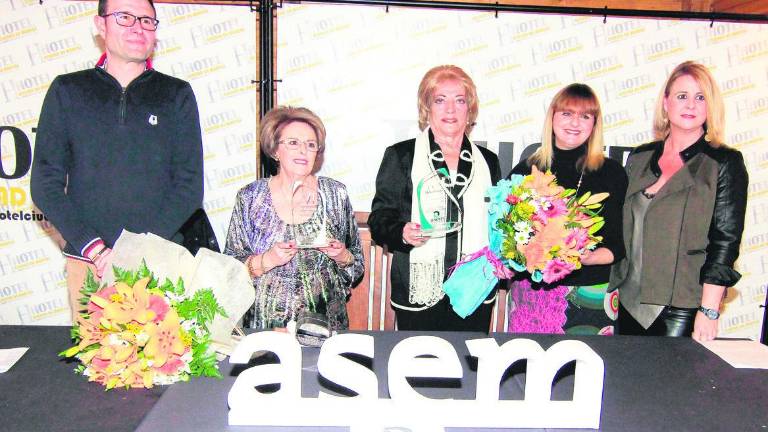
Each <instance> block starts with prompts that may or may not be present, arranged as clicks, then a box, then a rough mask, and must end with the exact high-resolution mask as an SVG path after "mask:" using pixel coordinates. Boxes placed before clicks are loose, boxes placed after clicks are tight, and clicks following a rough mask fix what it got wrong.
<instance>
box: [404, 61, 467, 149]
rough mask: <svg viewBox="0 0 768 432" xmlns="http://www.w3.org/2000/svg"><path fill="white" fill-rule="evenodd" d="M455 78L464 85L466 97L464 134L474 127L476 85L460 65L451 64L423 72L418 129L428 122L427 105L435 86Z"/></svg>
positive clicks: (419, 98)
mask: <svg viewBox="0 0 768 432" xmlns="http://www.w3.org/2000/svg"><path fill="white" fill-rule="evenodd" d="M448 80H456V81H458V82H459V83H461V85H462V86H463V87H464V91H465V92H466V95H465V97H466V99H467V128H466V132H465V133H466V134H467V135H469V133H470V132H472V128H473V127H475V120H477V113H478V106H479V104H478V101H477V87H475V83H474V82H473V81H472V78H470V77H469V75H467V73H466V72H464V71H463V70H462V69H461V68H460V67H458V66H453V65H442V66H435V67H433V68H432V69H430V70H428V71H427V73H426V74H424V78H422V79H421V83H420V84H419V92H418V96H417V99H418V107H419V129H421V130H424V129H425V128H426V127H427V125H428V124H429V107H430V105H431V104H432V96H433V93H434V92H435V88H437V86H438V85H439V84H440V83H442V82H443V81H448Z"/></svg>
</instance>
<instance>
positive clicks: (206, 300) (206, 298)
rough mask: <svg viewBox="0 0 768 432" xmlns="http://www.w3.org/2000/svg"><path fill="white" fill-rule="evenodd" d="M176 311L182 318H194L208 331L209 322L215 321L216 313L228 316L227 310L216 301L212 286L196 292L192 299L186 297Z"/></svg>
mask: <svg viewBox="0 0 768 432" xmlns="http://www.w3.org/2000/svg"><path fill="white" fill-rule="evenodd" d="M176 312H177V313H178V314H179V317H181V318H182V319H187V320H188V319H194V320H195V321H197V323H198V324H199V325H200V326H201V327H202V328H203V329H204V330H205V331H208V323H210V322H211V321H213V319H214V318H215V316H216V315H221V316H223V317H226V316H227V312H226V311H225V310H224V308H223V307H221V305H220V304H219V303H218V302H217V301H216V296H214V295H213V290H212V289H210V288H206V289H202V290H199V291H197V292H195V295H194V296H193V297H192V298H191V299H186V300H184V301H182V302H180V303H179V304H178V305H177V306H176Z"/></svg>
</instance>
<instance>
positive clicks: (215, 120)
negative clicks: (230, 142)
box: [200, 110, 243, 134]
mask: <svg viewBox="0 0 768 432" xmlns="http://www.w3.org/2000/svg"><path fill="white" fill-rule="evenodd" d="M242 121H243V120H242V119H241V118H240V117H239V116H238V115H237V111H235V110H229V111H222V112H219V113H214V114H211V115H209V116H207V117H203V118H201V119H200V124H201V125H202V127H203V132H204V133H207V134H208V133H211V132H215V131H219V130H222V129H225V128H228V127H230V126H232V125H235V124H238V123H240V122H242Z"/></svg>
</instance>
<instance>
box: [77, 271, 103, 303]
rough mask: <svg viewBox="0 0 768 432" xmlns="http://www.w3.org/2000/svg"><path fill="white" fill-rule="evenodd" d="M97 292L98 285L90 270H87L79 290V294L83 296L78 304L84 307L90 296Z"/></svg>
mask: <svg viewBox="0 0 768 432" xmlns="http://www.w3.org/2000/svg"><path fill="white" fill-rule="evenodd" d="M98 290H99V283H98V282H96V279H95V278H94V277H93V272H91V269H90V268H89V269H88V272H87V273H86V274H85V282H83V287H82V288H81V289H80V294H82V295H83V296H82V297H81V298H80V304H81V305H83V306H85V305H87V304H88V300H89V299H90V298H91V295H92V294H93V293H95V292H96V291H98Z"/></svg>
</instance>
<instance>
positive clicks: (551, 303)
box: [509, 84, 627, 335]
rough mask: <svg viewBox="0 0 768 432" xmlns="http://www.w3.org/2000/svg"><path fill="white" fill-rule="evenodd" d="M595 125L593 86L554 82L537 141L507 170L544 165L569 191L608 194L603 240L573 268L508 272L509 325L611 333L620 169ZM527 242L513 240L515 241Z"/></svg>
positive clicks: (619, 244) (618, 254) (619, 247)
mask: <svg viewBox="0 0 768 432" xmlns="http://www.w3.org/2000/svg"><path fill="white" fill-rule="evenodd" d="M602 127H603V122H602V114H601V110H600V102H599V101H598V99H597V96H596V95H595V93H594V91H593V90H592V89H591V88H590V87H589V86H587V85H585V84H571V85H569V86H567V87H565V88H563V89H562V90H560V91H559V92H558V93H557V94H556V95H555V97H554V99H553V100H552V102H551V103H550V105H549V109H548V110H547V114H546V118H545V121H544V130H543V132H542V143H541V147H540V148H539V149H538V150H537V151H536V152H535V153H534V154H533V155H531V156H530V157H529V158H528V159H527V160H524V161H521V162H520V163H518V164H517V166H515V168H514V169H513V170H512V174H519V175H528V174H531V171H532V167H536V168H537V169H538V171H541V172H546V171H547V170H549V171H551V172H552V173H553V174H554V176H555V177H556V180H557V184H558V185H559V186H561V187H564V188H566V189H572V190H575V191H576V192H575V194H574V196H576V197H580V196H583V195H584V194H585V193H590V194H592V195H595V194H599V193H608V194H609V195H608V198H607V199H605V200H604V201H603V206H602V210H601V211H600V216H602V218H603V221H604V225H603V227H602V228H601V229H600V230H599V231H598V232H597V234H599V235H600V236H601V237H602V240H601V241H600V242H599V243H598V244H597V245H596V247H595V248H594V249H593V250H586V252H584V253H583V254H582V255H581V257H580V262H581V265H582V267H581V268H580V269H578V270H574V271H573V272H571V273H570V274H568V275H567V276H565V277H564V278H562V279H560V280H559V281H557V282H553V283H550V284H546V283H544V282H540V283H537V282H531V281H530V275H529V274H527V273H522V274H519V275H518V276H517V277H516V278H515V280H513V282H512V283H511V292H510V294H511V296H512V300H513V303H514V304H513V305H512V308H511V310H510V314H509V318H510V324H509V329H510V331H512V332H519V333H569V334H604V335H610V334H613V324H614V321H615V320H616V315H617V311H618V299H617V298H616V295H617V294H616V293H613V294H612V293H608V292H607V288H608V279H609V277H610V269H611V264H612V263H613V262H614V261H615V260H619V259H622V258H623V257H624V242H623V241H622V232H621V226H622V223H621V209H622V205H623V202H624V193H625V191H626V188H627V176H626V174H625V173H624V169H623V168H622V167H621V165H620V164H619V163H618V162H616V161H614V160H611V159H607V158H605V156H604V155H603V130H602ZM552 210H553V211H554V210H557V209H552ZM562 210H563V211H565V209H562ZM562 235H563V236H565V232H563V234H562ZM519 240H520V243H524V242H525V241H526V239H522V238H521V239H519ZM526 246H528V245H523V246H520V245H518V249H521V248H525V247H526ZM526 252H528V253H529V254H530V253H532V252H529V251H527V250H526ZM551 271H553V272H554V271H557V269H551ZM566 272H567V270H565V271H563V273H566ZM546 276H547V275H545V278H544V279H545V280H547V279H548V278H547V277H546ZM552 278H553V277H552V276H550V278H549V280H551V279H552ZM555 279H556V277H555Z"/></svg>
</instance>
